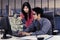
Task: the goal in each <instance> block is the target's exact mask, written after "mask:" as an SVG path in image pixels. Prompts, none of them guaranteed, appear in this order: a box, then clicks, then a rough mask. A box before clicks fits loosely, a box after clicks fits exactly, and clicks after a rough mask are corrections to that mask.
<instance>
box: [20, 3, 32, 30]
mask: <svg viewBox="0 0 60 40" xmlns="http://www.w3.org/2000/svg"><path fill="white" fill-rule="evenodd" d="M21 11H22V12H21V13H20V19H21V20H22V22H23V24H24V27H23V29H26V28H28V27H29V26H30V25H31V23H32V21H33V11H32V10H31V7H30V4H29V3H28V2H25V3H24V4H23V5H22V9H21Z"/></svg>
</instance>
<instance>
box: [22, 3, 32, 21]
mask: <svg viewBox="0 0 60 40" xmlns="http://www.w3.org/2000/svg"><path fill="white" fill-rule="evenodd" d="M25 6H27V7H28V9H29V12H28V15H29V16H28V15H27V13H26V12H25V11H24V10H23V9H24V7H25ZM21 11H22V13H23V15H24V16H25V19H26V20H27V17H29V18H31V6H30V4H29V3H28V2H25V3H24V4H23V5H22V9H21Z"/></svg>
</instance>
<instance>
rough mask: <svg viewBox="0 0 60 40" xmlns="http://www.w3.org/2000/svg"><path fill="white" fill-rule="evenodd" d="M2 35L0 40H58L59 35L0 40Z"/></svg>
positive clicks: (59, 39)
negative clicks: (40, 38)
mask: <svg viewBox="0 0 60 40" xmlns="http://www.w3.org/2000/svg"><path fill="white" fill-rule="evenodd" d="M1 37H2V35H1V34H0V40H37V37H44V40H60V36H59V35H54V36H53V35H38V36H37V37H36V36H25V37H14V36H12V38H10V39H1Z"/></svg>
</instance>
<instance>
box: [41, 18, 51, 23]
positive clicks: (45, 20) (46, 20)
mask: <svg viewBox="0 0 60 40" xmlns="http://www.w3.org/2000/svg"><path fill="white" fill-rule="evenodd" d="M41 20H42V21H43V22H44V23H51V22H50V20H49V19H47V18H41Z"/></svg>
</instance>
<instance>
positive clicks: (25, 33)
mask: <svg viewBox="0 0 60 40" xmlns="http://www.w3.org/2000/svg"><path fill="white" fill-rule="evenodd" d="M19 34H21V35H26V36H30V33H27V32H20V33H19Z"/></svg>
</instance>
